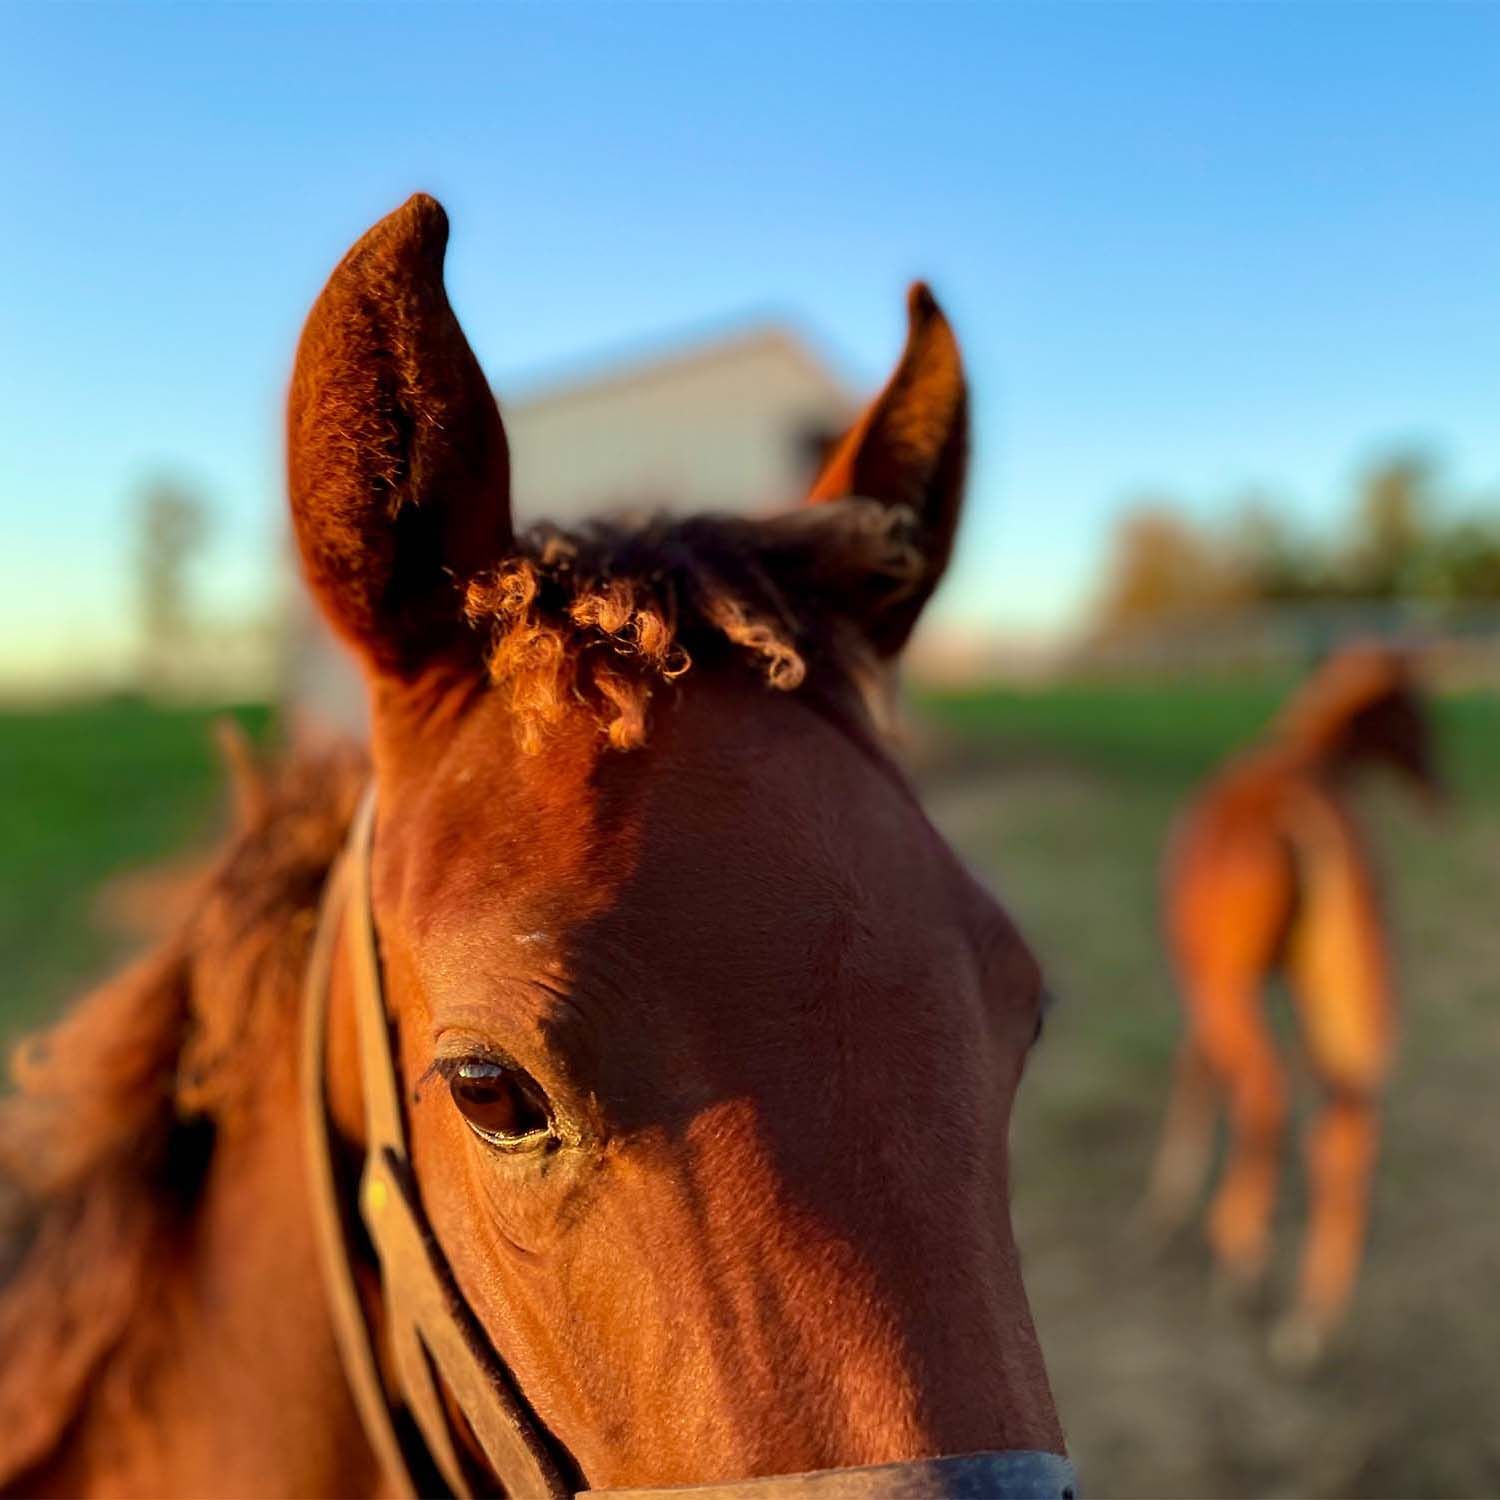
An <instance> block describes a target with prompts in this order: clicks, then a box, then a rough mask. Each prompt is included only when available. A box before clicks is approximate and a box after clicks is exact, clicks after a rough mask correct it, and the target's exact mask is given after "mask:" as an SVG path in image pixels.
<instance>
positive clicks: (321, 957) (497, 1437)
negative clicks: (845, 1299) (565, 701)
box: [302, 790, 1075, 1500]
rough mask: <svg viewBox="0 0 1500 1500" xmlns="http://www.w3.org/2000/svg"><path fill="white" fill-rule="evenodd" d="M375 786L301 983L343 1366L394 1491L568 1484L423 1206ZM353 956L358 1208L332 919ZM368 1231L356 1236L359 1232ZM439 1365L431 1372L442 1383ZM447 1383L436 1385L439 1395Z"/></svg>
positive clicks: (832, 1493)
mask: <svg viewBox="0 0 1500 1500" xmlns="http://www.w3.org/2000/svg"><path fill="white" fill-rule="evenodd" d="M374 819H375V800H374V794H373V790H372V791H370V792H367V793H366V794H365V797H364V800H363V801H362V802H361V803H360V807H359V811H358V813H357V814H356V815H355V818H354V823H353V825H352V827H351V828H350V831H349V839H348V842H347V844H346V846H345V848H344V852H343V854H342V855H341V856H340V857H339V861H338V863H337V864H336V865H335V867H334V869H333V871H332V872H331V873H330V875H329V878H328V882H327V884H326V886H325V888H324V892H323V904H322V909H321V911H320V913H319V917H318V928H317V934H316V936H315V938H314V940H313V948H312V955H311V958H310V959H309V962H308V968H307V978H306V984H305V987H304V994H303V1013H302V1113H303V1134H304V1137H305V1139H306V1142H307V1150H308V1160H307V1169H308V1181H309V1186H310V1190H311V1197H312V1215H313V1227H314V1233H315V1235H316V1238H317V1244H318V1255H319V1259H320V1261H321V1264H322V1271H323V1282H324V1286H325V1288H326V1292H327V1297H328V1306H329V1311H330V1313H331V1315H332V1318H333V1327H334V1334H335V1337H336V1338H337V1340H338V1347H339V1353H340V1356H341V1358H342V1360H343V1364H344V1371H345V1376H346V1378H347V1380H348V1383H349V1390H350V1393H351V1395H352V1396H353V1398H354V1403H355V1406H356V1407H357V1409H358V1411H359V1415H360V1420H361V1421H362V1422H363V1424H364V1428H365V1433H366V1435H367V1437H368V1439H369V1442H370V1446H371V1448H372V1449H373V1450H374V1453H375V1456H376V1459H377V1460H378V1462H379V1464H380V1467H381V1470H382V1472H383V1473H384V1475H385V1477H386V1481H387V1484H388V1485H389V1486H391V1493H393V1494H394V1495H397V1496H400V1497H402V1500H416V1497H417V1496H419V1495H434V1494H437V1493H439V1492H440V1487H442V1486H446V1488H447V1491H448V1492H449V1493H450V1494H452V1495H455V1496H460V1497H462V1500H471V1497H472V1496H474V1495H475V1493H476V1491H477V1492H479V1493H485V1494H489V1493H493V1492H494V1489H493V1482H492V1481H498V1484H499V1492H500V1494H501V1495H503V1496H509V1497H511V1500H567V1497H568V1496H570V1495H572V1493H573V1487H572V1486H571V1485H569V1484H567V1483H566V1482H565V1480H564V1478H563V1473H562V1463H561V1462H559V1458H558V1449H557V1448H556V1447H555V1446H554V1444H553V1442H552V1441H551V1440H550V1439H549V1438H548V1436H547V1435H546V1433H545V1432H544V1430H543V1428H542V1426H541V1423H540V1422H539V1421H538V1420H537V1417H536V1415H535V1413H534V1412H533V1411H532V1410H531V1408H530V1406H529V1405H528V1404H527V1402H526V1398H525V1396H524V1395H523V1394H522V1393H521V1390H520V1388H519V1386H518V1385H517V1384H516V1381H515V1379H514V1378H513V1377H512V1375H511V1373H510V1370H509V1369H508V1368H507V1367H506V1364H505V1361H504V1360H503V1359H502V1358H501V1357H500V1355H499V1354H498V1353H497V1351H496V1350H495V1347H494V1345H493V1344H492V1343H491V1342H490V1340H489V1338H488V1336H487V1335H486V1333H485V1331H484V1329H483V1328H481V1327H480V1325H479V1322H478V1320H477V1319H476V1318H475V1316H474V1313H473V1310H472V1309H471V1308H470V1307H469V1304H468V1303H467V1302H466V1301H465V1300H464V1297H463V1293H462V1292H461V1291H460V1290H459V1287H458V1283H457V1281H456V1280H455V1278H454V1275H453V1271H452V1268H451V1267H450V1266H449V1264H448V1260H447V1257H446V1256H445V1255H444V1254H443V1250H442V1247H441V1246H440V1245H439V1244H438V1242H437V1238H436V1236H435V1235H434V1234H433V1232H432V1227H431V1225H430V1224H429V1223H428V1221H427V1216H426V1214H425V1213H424V1212H423V1209H422V1203H421V1198H420V1196H419V1194H418V1191H417V1185H416V1180H415V1178H414V1177H413V1175H412V1169H411V1160H410V1157H409V1155H408V1152H407V1146H406V1128H405V1123H404V1116H403V1112H402V1108H401V1095H400V1089H399V1086H398V1083H397V1079H398V1077H399V1075H398V1073H397V1071H396V1064H395V1058H394V1054H393V1052H392V1048H391V1024H390V1017H389V1015H388V1013H387V1010H386V1003H385V987H384V984H383V982H382V979H381V966H380V951H379V948H378V946H377V943H376V936H375V922H374V916H373V912H372V909H371V905H370V849H371V843H372V839H373V830H374ZM341 927H342V928H343V929H344V931H345V932H346V933H347V936H348V942H349V947H350V953H351V959H352V964H353V976H352V977H353V991H354V994H353V998H354V1013H355V1023H356V1029H357V1032H358V1039H359V1070H360V1082H361V1085H362V1089H363V1093H364V1113H365V1119H364V1124H365V1158H364V1163H363V1167H362V1169H361V1171H360V1174H359V1184H358V1203H359V1213H360V1217H361V1219H362V1220H363V1225H364V1231H365V1235H364V1236H362V1235H361V1234H360V1227H359V1225H358V1224H356V1223H355V1222H354V1220H353V1209H352V1208H351V1206H350V1199H351V1197H352V1196H353V1194H351V1193H350V1192H349V1191H348V1189H349V1188H350V1187H352V1183H351V1182H350V1181H348V1180H347V1177H348V1175H349V1174H347V1173H344V1172H341V1170H340V1165H339V1158H338V1156H337V1155H336V1153H335V1149H334V1139H333V1134H332V1130H331V1127H330V1122H329V1118H328V1100H327V1094H326V1078H327V1069H328V1010H329V997H330V994H331V990H332V977H333V958H334V950H335V947H336V945H337V940H338V934H339V931H340V929H341ZM366 1236H367V1239H366ZM371 1248H373V1250H374V1256H375V1262H376V1263H375V1265H374V1266H373V1267H372V1269H373V1270H374V1271H375V1272H376V1273H377V1275H378V1277H379V1280H380V1285H381V1289H382V1292H381V1295H382V1298H383V1310H382V1311H383V1316H382V1319H381V1324H382V1330H383V1333H384V1337H385V1348H386V1349H387V1351H388V1353H389V1356H390V1365H391V1368H390V1369H389V1370H387V1371H385V1373H382V1369H383V1367H382V1361H381V1359H380V1357H379V1355H378V1353H377V1349H378V1348H379V1347H380V1345H379V1344H378V1341H377V1338H376V1335H375V1332H374V1330H372V1328H371V1327H370V1323H369V1321H368V1319H367V1317H366V1315H365V1305H364V1302H363V1300H362V1298H361V1296H360V1291H359V1287H358V1284H357V1283H356V1280H355V1272H354V1267H355V1265H356V1264H358V1263H361V1262H363V1263H365V1264H368V1263H369V1250H370V1249H371ZM439 1381H441V1386H440V1385H439ZM445 1398H446V1399H445ZM450 1401H451V1402H452V1404H453V1405H454V1406H457V1408H458V1410H459V1411H460V1412H461V1413H462V1416H463V1420H464V1423H465V1424H466V1425H467V1427H468V1429H469V1431H470V1432H471V1433H472V1434H473V1437H474V1440H475V1441H476V1442H477V1443H478V1445H479V1447H480V1449H481V1450H482V1452H483V1454H484V1459H485V1463H486V1465H487V1466H488V1468H489V1471H490V1472H489V1474H488V1475H474V1474H472V1473H471V1471H470V1468H469V1467H468V1466H467V1465H466V1463H465V1458H464V1450H465V1444H464V1443H463V1441H462V1440H461V1439H459V1438H458V1437H457V1435H456V1434H455V1432H454V1428H453V1423H452V1421H451V1420H450V1416H449V1410H450V1408H449V1402H450ZM585 1493H587V1494H596V1495H600V1496H604V1495H611V1494H612V1495H618V1496H619V1497H621V1500H648V1497H654V1496H669V1495H672V1494H681V1495H682V1496H684V1500H687V1497H692V1496H699V1497H702V1500H775V1497H778V1496H789V1497H790V1496H795V1497H797V1500H804V1497H817V1500H1073V1495H1074V1493H1075V1481H1074V1478H1073V1471H1072V1468H1071V1466H1070V1465H1069V1464H1068V1462H1067V1460H1066V1459H1064V1458H1061V1457H1060V1456H1059V1455H1057V1454H1055V1453H1032V1452H1019V1451H1018V1452H1005V1453H970V1454H964V1455H960V1456H956V1457H950V1458H937V1459H919V1460H915V1461H912V1462H909V1463H896V1464H882V1465H877V1466H875V1467H873V1468H853V1469H824V1470H819V1471H818V1472H816V1473H809V1474H785V1475H779V1476H776V1477H772V1478H765V1479H754V1480H744V1481H739V1482H735V1483H729V1484H717V1485H702V1486H687V1487H685V1488H682V1489H680V1490H674V1489H636V1490H615V1491H610V1490H594V1491H587V1492H585Z"/></svg>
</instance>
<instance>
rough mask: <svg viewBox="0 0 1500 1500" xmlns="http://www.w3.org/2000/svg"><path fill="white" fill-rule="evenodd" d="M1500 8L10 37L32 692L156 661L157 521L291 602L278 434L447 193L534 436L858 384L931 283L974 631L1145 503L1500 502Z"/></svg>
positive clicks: (496, 345)
mask: <svg viewBox="0 0 1500 1500" xmlns="http://www.w3.org/2000/svg"><path fill="white" fill-rule="evenodd" d="M1497 98H1500V7H1496V6H1486V5H1458V4H1454V5H1448V4H1441V3H1420V4H1411V5H1400V4H1382V5H1375V4H1357V3H1355V4H1324V3H1307V4H1301V5H1296V4H1254V5H1233V4H1209V3H1199V4H1151V3H1137V4H1110V3H1095V4H1070V3H1061V0H1058V3H1049V4H1041V3H1037V4H1017V5H1007V4H998V3H997V4H989V5H985V6H982V7H974V8H970V7H967V6H962V5H936V4H932V5H923V6H920V7H914V8H908V7H905V6H900V5H866V6H854V5H826V6H819V5H809V4H796V5H792V4H785V5H782V4H775V5H772V4H765V5H758V6H748V7H737V6H728V5H718V4H708V3H704V4H651V5H633V4H625V3H614V4H610V5H608V6H602V7H593V6H583V5H572V4H563V3H558V4H551V5H537V6H515V5H504V4H489V5H483V6H475V7H469V6H447V5H423V6H420V7H418V6H415V5H412V6H406V7H399V8H385V7H373V6H363V5H329V6H316V5H310V4H298V5H294V6H285V7H283V6H277V5H262V4H254V5H250V4H247V5H217V4H201V5H192V6H167V5H149V6H148V5H133V6H123V5H60V4H59V5H36V6H11V7H8V8H4V9H3V10H0V141H3V142H4V143H5V144H4V146H3V148H0V203H3V204H4V207H3V209H0V351H3V354H4V358H3V359H0V410H3V411H4V413H5V421H4V425H3V430H4V437H5V441H4V442H3V443H0V504H3V506H4V515H5V519H6V527H5V531H6V539H7V549H6V551H7V578H6V586H5V588H4V590H3V591H0V674H4V673H5V672H6V671H7V670H8V669H11V668H13V667H14V666H15V664H16V663H17V662H18V661H20V660H22V659H29V660H31V661H33V662H35V661H37V660H40V659H43V658H49V657H51V656H52V655H54V654H57V653H59V652H67V651H69V650H73V649H76V648H79V647H81V645H82V643H85V642H96V643H97V642H109V641H121V640H124V639H125V638H126V636H127V634H128V630H129V626H130V617H129V611H130V600H129V592H128V583H127V579H128V574H127V572H126V570H125V567H124V558H125V549H126V547H127V546H128V530H127V525H126V516H127V503H128V500H129V497H130V495H131V493H132V491H133V490H134V488H135V487H136V486H138V485H139V484H140V483H141V481H142V480H143V478H144V477H146V476H148V475H150V474H152V473H155V472H160V471H168V472H172V473H176V474H179V475H181V476H183V477H185V478H186V479H188V480H189V481H191V482H193V483H195V484H197V485H200V486H201V487H202V488H203V489H204V490H205V491H206V492H207V493H208V494H209V495H210V496H211V497H212V499H213V500H214V501H215V503H216V504H217V505H218V507H219V508H220V510H221V513H222V514H221V517H220V520H219V523H218V528H217V532H216V538H215V543H214V546H213V549H212V552H211V554H210V556H209V557H208V558H207V560H206V563H205V566H204V569H203V571H202V575H201V580H202V585H203V589H204V593H205V595H206V597H207V598H208V600H209V601H210V602H211V603H212V604H213V605H214V606H215V607H217V608H220V609H222V610H224V611H226V612H234V611H237V610H242V609H249V608H251V607H253V606H254V605H255V604H256V603H257V602H258V601H260V600H261V599H263V598H264V597H265V595H266V591H267V590H268V589H269V588H271V587H272V586H273V584H274V581H275V579H276V578H277V577H278V576H279V573H278V568H279V564H280V552H279V548H280V545H281V525H282V506H283V505H284V500H283V498H282V490H281V454H280V432H279V405H280V401H281V396H282V390H283V386H284V382H285V378H286V374H287V370H288V365H289V361H290V357H291V352H292V348H293V344H294V341H295V338H296V334H297V330H298V327H299V325H300V321H301V318H302V316H303V314H304V312H305V310H306V308H307V305H308V303H309V302H310V300H311V298H312V297H313V295H314V294H315V293H316V291H317V288H318V286H319V284H320V283H321V280H322V278H323V276H324V275H325V274H326V273H327V271H328V269H329V268H330V266H331V265H332V263H333V262H334V261H335V260H336V259H337V257H338V255H339V254H340V253H341V252H342V250H343V249H344V247H345V246H346V245H347V243H348V242H349V241H350V240H351V239H353V238H354V237H355V236H356V235H357V234H358V233H359V232H360V231H361V230H362V229H363V228H364V227H365V226H366V225H367V224H368V223H370V222H371V221H372V220H373V219H375V218H377V217H378V216H379V215H380V214H382V213H383V212H385V211H386V210H387V209H389V208H390V207H392V206H394V205H395V204H396V203H398V202H399V201H400V200H401V199H402V198H404V197H405V196H406V195H407V194H408V193H409V192H411V191H412V190H414V189H416V188H424V189H427V190H429V191H432V192H434V193H436V194H437V195H438V196H439V197H441V198H442V199H443V200H444V201H445V203H446V204H447V206H448V209H449V212H450V214H451V216H452V219H453V222H454V237H453V243H452V248H451V251H450V260H449V267H450V269H449V281H450V288H451V291H452V295H453V299H454V302H455V304H456V305H457V307H458V309H459V312H460V316H461V317H462V318H463V321H464V323H465V326H466V328H467V330H468V332H469V335H470V337H471V339H472V341H473V342H474V344H475V346H476V348H477V349H478V351H479V353H480V356H481V359H482V360H483V361H484V363H485V364H486V367H487V368H488V369H489V371H490V372H491V374H492V376H493V378H494V380H495V382H496V384H497V386H498V388H499V389H500V391H501V393H502V396H503V395H504V393H505V392H506V391H507V390H508V389H521V388H524V386H525V385H526V384H528V383H529V382H530V381H532V380H533V379H535V378H536V377H537V376H538V375H540V374H543V373H550V372H553V371H555V370H557V369H559V368H561V369H566V368H567V367H569V366H570V365H574V364H577V363H580V362H586V361H587V360H588V359H589V358H591V357H592V356H594V355H595V354H597V353H599V352H600V351H609V350H611V349H615V348H621V347H629V346H631V345H632V344H636V343H640V342H643V341H646V342H650V341H653V340H656V339H658V338H660V337H661V336H663V335H665V334H670V333H672V332H673V331H674V330H684V329H692V328H695V327H700V326H704V325H723V324H725V323H731V322H734V321H736V320H737V319H739V318H742V317H749V316H753V315H756V314H762V313H775V314H784V315H787V316H790V317H792V318H794V319H796V320H797V321H798V322H800V323H801V324H802V325H803V326H804V327H805V328H806V329H807V330H808V331H809V332H810V333H811V334H812V335H813V337H814V338H815V340H817V341H819V342H820V343H821V344H822V345H823V347H825V348H826V349H827V350H828V351H829V352H830V353H831V354H832V356H833V357H834V358H835V360H836V361H837V362H838V363H839V364H840V366H841V367H842V368H843V369H844V370H845V371H846V372H847V373H848V374H849V375H850V376H851V377H852V378H853V379H855V380H856V381H858V382H861V383H867V384H872V385H873V384H874V383H875V382H877V381H878V380H879V379H880V378H881V377H882V376H883V374H884V372H885V369H886V367H887V366H888V364H889V362H890V360H891V358H892V357H893V355H894V353H895V350H896V347H897V345H898V343H899V339H900V333H901V297H902V290H903V287H904V285H905V283H906V281H907V280H908V279H909V278H910V277H912V276H913V275H918V274H920V275H924V276H927V277H929V278H930V279H931V280H932V281H933V283H934V285H935V287H936V289H937V291H938V293H939V295H940V297H941V298H942V299H943V301H944V302H945V304H946V305H947V307H948V310H949V312H950V314H951V316H952V318H953V320H954V322H955V324H956V326H957V328H958V330H959V334H960V337H961V339H962V341H963V343H964V346H965V349H966V353H967V356H968V360H969V363H970V366H971V372H972V377H973V382H974V386H975V389H976V411H975V421H976V430H977V462H976V468H975V473H974V485H973V488H972V490H971V512H970V517H969V520H968V523H967V531H966V535H965V541H964V546H963V550H962V555H961V561H960V564H959V566H958V568H957V570H956V572H955V576H954V578H953V580H952V582H951V586H950V587H949V588H948V589H947V590H946V591H945V593H944V595H943V598H942V601H941V608H942V610H943V611H944V612H945V613H946V614H948V615H949V616H950V617H954V616H962V617H966V618H972V619H982V620H985V621H987V622H991V623H993V624H995V625H997V626H999V627H1001V628H1004V629H1007V630H1018V629H1024V630H1032V629H1042V628H1048V627H1052V626H1055V625H1057V624H1060V623H1065V622H1066V621H1068V620H1070V619H1073V618H1076V617H1077V614H1078V612H1079V610H1080V609H1081V608H1082V606H1083V604H1084V603H1085V601H1086V599H1087V594H1088V590H1089V588H1090V586H1091V585H1092V583H1093V581H1094V578H1095V575H1096V571H1097V567H1098V563H1099V557H1100V552H1101V549H1102V546H1103V542H1104V538H1105V536H1106V534H1107V528H1108V525H1109V523H1110V521H1111V518H1112V517H1113V516H1114V515H1116V514H1117V512H1118V510H1119V508H1120V506H1121V505H1122V504H1123V503H1124V502H1125V501H1127V500H1128V499H1129V498H1130V497H1132V496H1133V495H1137V494H1139V493H1141V492H1143V491H1145V492H1168V493H1171V494H1176V495H1181V496H1182V497H1184V498H1185V499H1187V500H1189V501H1191V502H1192V503H1193V504H1194V505H1195V506H1198V507H1200V508H1202V509H1203V510H1204V511H1205V512H1210V511H1212V510H1213V509H1214V508H1215V507H1222V506H1225V505H1227V504H1229V503H1230V502H1231V501H1233V500H1234V499H1235V498H1236V497H1237V496H1238V495H1239V494H1241V493H1242V492H1243V491H1244V490H1245V489H1247V488H1250V487H1252V486H1254V487H1264V488H1269V489H1271V490H1273V491H1276V492H1280V493H1283V494H1285V495H1286V496H1287V497H1288V499H1289V501H1290V502H1292V503H1294V504H1295V505H1296V507H1297V508H1298V511H1299V513H1300V514H1301V515H1303V516H1305V517H1306V518H1308V520H1309V522H1316V521H1318V520H1319V519H1327V518H1331V517H1332V516H1333V515H1334V514H1335V513H1336V512H1337V510H1338V509H1339V508H1340V506H1341V505H1342V504H1343V503H1344V501H1345V498H1346V496H1347V493H1348V486H1349V484H1350V482H1351V480H1352V478H1353V477H1354V476H1355V475H1356V474H1357V473H1358V472H1359V470H1360V468H1361V467H1362V466H1363V465H1364V464H1366V463H1367V462H1369V461H1370V459H1371V458H1372V456H1374V455H1376V454H1378V453H1379V452H1381V451H1383V450H1385V449H1388V448H1390V447H1393V446H1402V445H1412V444H1418V445H1421V446H1423V447H1425V448H1428V449H1430V450H1432V451H1433V452H1435V453H1436V454H1437V455H1438V456H1439V457H1440V458H1441V459H1442V460H1443V461H1444V462H1445V464H1446V465H1447V469H1448V473H1449V476H1450V477H1451V479H1452V481H1453V483H1454V484H1455V485H1456V486H1458V487H1460V488H1468V489H1474V490H1477V489H1480V488H1483V487H1491V488H1493V487H1495V486H1496V485H1497V483H1500V253H1497V251H1500V192H1497V190H1496V188H1497V163H1500V105H1497Z"/></svg>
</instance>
